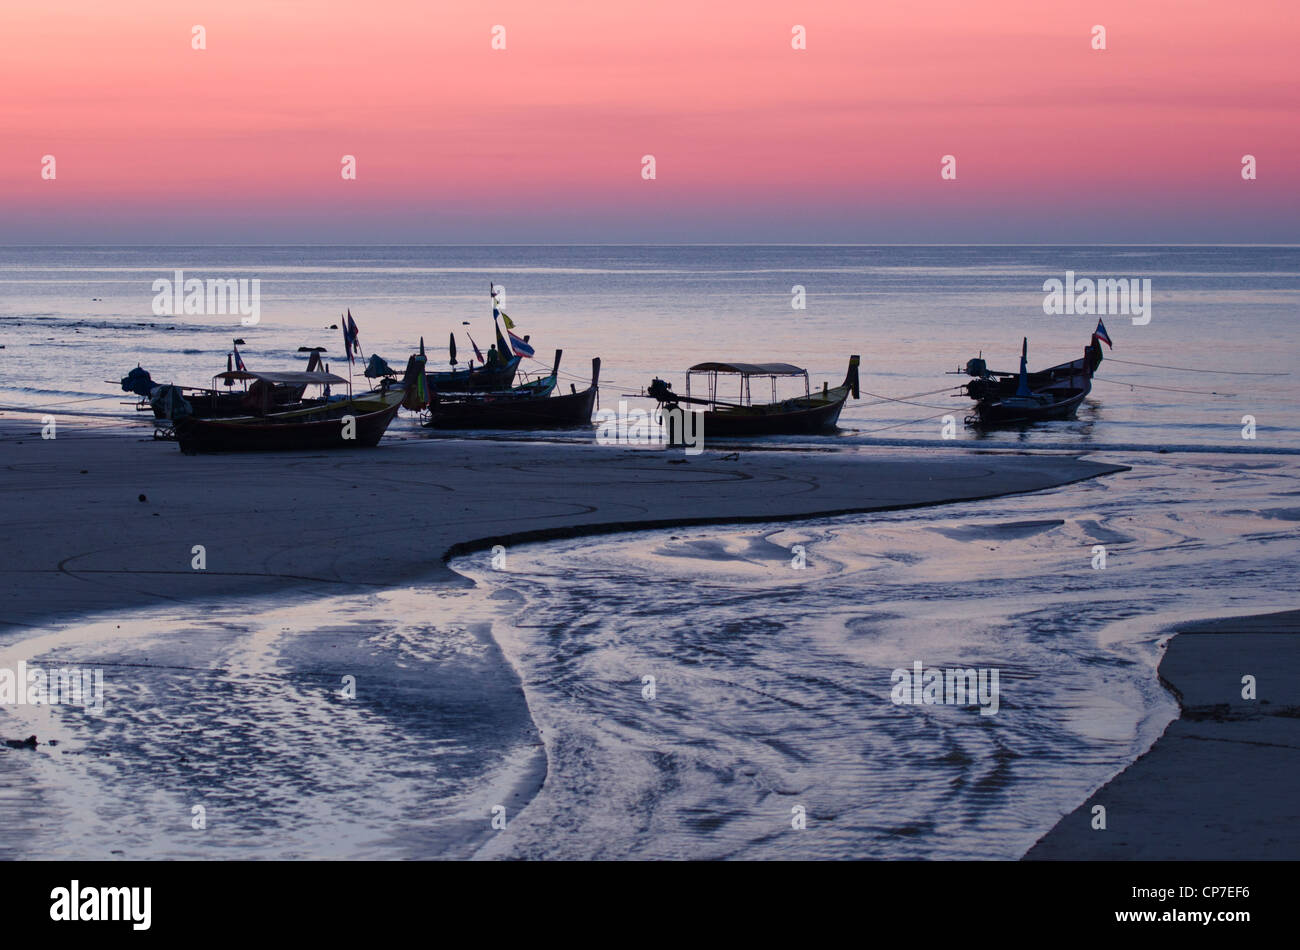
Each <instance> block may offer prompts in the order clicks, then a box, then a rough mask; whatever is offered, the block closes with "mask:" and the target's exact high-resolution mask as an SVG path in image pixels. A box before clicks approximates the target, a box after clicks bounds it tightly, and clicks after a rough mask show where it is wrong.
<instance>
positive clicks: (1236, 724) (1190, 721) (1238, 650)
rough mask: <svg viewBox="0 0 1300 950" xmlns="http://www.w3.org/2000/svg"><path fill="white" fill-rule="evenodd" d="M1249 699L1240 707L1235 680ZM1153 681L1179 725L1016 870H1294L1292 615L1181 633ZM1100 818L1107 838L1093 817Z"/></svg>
mask: <svg viewBox="0 0 1300 950" xmlns="http://www.w3.org/2000/svg"><path fill="white" fill-rule="evenodd" d="M1248 675H1249V676H1253V677H1254V678H1255V684H1256V692H1255V698H1254V699H1247V698H1243V695H1242V694H1243V690H1244V686H1243V683H1242V679H1243V677H1245V676H1248ZM1160 678H1161V681H1162V682H1163V683H1164V684H1165V685H1166V686H1167V687H1168V688H1169V689H1170V690H1171V691H1172V692H1173V693H1174V695H1175V696H1176V697H1177V698H1178V703H1179V707H1180V709H1181V714H1180V716H1179V717H1178V718H1177V719H1175V720H1174V721H1173V722H1171V723H1170V724H1169V726H1168V728H1167V729H1166V730H1165V732H1164V734H1163V735H1162V736H1161V737H1160V738H1159V739H1158V740H1157V741H1156V743H1155V744H1154V745H1153V746H1152V747H1151V749H1150V750H1149V751H1148V752H1147V753H1146V754H1145V755H1143V756H1142V757H1141V758H1139V759H1138V760H1137V761H1136V762H1134V763H1133V764H1132V765H1130V766H1129V767H1128V768H1126V769H1125V770H1124V771H1123V772H1121V773H1119V775H1117V776H1115V777H1114V778H1113V779H1111V780H1110V781H1109V782H1107V783H1106V784H1105V785H1104V786H1102V787H1101V788H1100V789H1098V790H1097V791H1096V792H1094V793H1093V794H1092V795H1091V796H1090V797H1089V798H1088V800H1087V801H1086V802H1084V803H1083V804H1082V805H1080V806H1079V807H1078V808H1077V809H1075V810H1074V811H1073V812H1071V813H1070V814H1068V815H1066V816H1065V817H1064V818H1062V819H1061V821H1060V823H1059V824H1058V825H1057V826H1056V827H1055V828H1053V829H1052V830H1051V831H1050V832H1049V833H1048V834H1047V835H1045V836H1044V837H1043V838H1041V839H1040V840H1039V841H1038V843H1037V844H1035V845H1034V847H1033V848H1031V849H1030V850H1029V852H1028V853H1027V854H1026V855H1025V860H1031V861H1033V860H1038V861H1044V860H1047V861H1050V860H1089V861H1117V860H1118V861H1124V860H1135V861H1209V860H1294V859H1295V857H1296V855H1297V854H1300V795H1298V794H1297V792H1298V791H1300V789H1297V786H1296V776H1297V775H1300V610H1294V611H1286V612H1283V613H1275V614H1265V615H1260V616H1250V617H1233V618H1227V619H1221V620H1211V621H1204V622H1201V623H1194V624H1186V625H1183V626H1181V627H1180V628H1179V630H1178V632H1177V634H1176V635H1175V636H1174V638H1173V639H1172V640H1170V641H1169V644H1168V649H1167V651H1166V653H1165V657H1164V659H1163V660H1162V661H1161V663H1160ZM1098 805H1100V806H1103V807H1104V808H1105V819H1106V827H1105V829H1095V828H1094V827H1093V823H1094V817H1093V809H1094V807H1095V806H1098Z"/></svg>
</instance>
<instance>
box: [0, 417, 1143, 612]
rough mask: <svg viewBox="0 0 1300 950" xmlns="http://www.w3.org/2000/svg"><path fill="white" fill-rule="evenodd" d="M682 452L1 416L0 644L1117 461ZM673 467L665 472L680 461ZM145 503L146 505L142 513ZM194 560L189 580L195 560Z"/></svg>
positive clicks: (1010, 485)
mask: <svg viewBox="0 0 1300 950" xmlns="http://www.w3.org/2000/svg"><path fill="white" fill-rule="evenodd" d="M683 458H684V456H683V455H682V454H681V453H680V452H672V453H669V452H665V451H658V450H636V449H627V448H621V447H606V446H598V445H579V444H547V443H536V442H534V443H525V442H496V441H478V440H465V441H456V440H445V439H421V438H419V437H412V438H410V439H405V440H403V439H396V440H392V441H390V440H388V439H386V440H385V441H384V442H383V443H381V444H380V445H379V447H377V448H375V449H358V450H355V451H344V452H331V453H296V454H295V453H265V454H243V455H240V454H232V455H214V456H185V455H182V454H181V452H180V451H179V449H178V448H177V447H176V445H175V444H174V443H166V442H155V441H153V440H152V439H151V438H149V437H146V436H141V435H138V434H132V435H124V434H121V433H113V432H106V431H104V430H96V429H82V428H79V427H78V426H77V424H76V423H74V422H70V423H66V424H62V425H60V427H59V429H58V437H57V438H56V439H52V440H42V439H41V438H40V435H39V423H37V422H35V421H24V420H13V419H9V420H0V497H3V499H4V507H5V511H6V518H5V521H6V524H7V527H8V531H9V537H8V538H7V544H6V550H5V556H4V558H3V562H2V564H0V573H3V575H4V581H5V583H4V592H3V597H2V598H0V636H3V635H4V634H5V632H6V631H8V632H9V633H10V635H12V633H13V631H14V630H15V628H18V629H21V628H23V627H27V626H33V625H39V624H45V623H48V622H50V621H68V620H76V619H79V618H82V617H85V616H87V615H90V614H95V613H102V612H106V611H113V610H122V609H126V608H132V607H140V606H150V605H156V604H161V603H166V602H168V601H182V602H185V601H198V602H203V601H209V602H210V601H213V600H214V599H216V600H220V599H223V598H231V597H238V596H245V595H254V594H269V593H277V592H283V591H304V592H309V593H316V594H341V593H346V592H348V591H349V590H356V591H360V590H374V589H377V588H382V587H388V586H391V585H394V584H399V583H402V582H404V581H409V580H413V579H417V578H418V579H421V580H424V581H429V580H432V581H434V582H446V583H467V582H466V581H465V580H464V579H463V578H461V577H460V576H459V575H457V574H454V573H453V572H452V571H451V570H450V569H448V568H447V567H446V564H445V560H446V559H447V558H448V557H450V556H453V555H459V554H465V553H467V552H470V551H474V550H483V551H484V552H485V554H484V556H485V557H490V554H489V553H488V551H489V550H490V549H491V548H492V547H493V546H494V545H497V544H501V545H505V546H507V547H509V546H510V545H512V544H520V543H525V542H529V541H539V540H546V539H551V538H558V537H573V536H576V535H582V534H596V533H603V532H611V531H625V530H629V529H632V528H643V527H670V526H676V525H688V524H710V523H719V524H722V523H736V522H746V521H773V520H779V519H784V518H802V517H809V516H815V515H829V514H848V513H851V512H859V511H873V510H883V509H890V508H900V507H909V506H920V505H934V504H942V503H945V502H951V501H958V500H970V499H978V498H990V497H995V496H999V495H1007V494H1013V493H1019V492H1028V491H1035V490H1040V489H1044V488H1050V487H1053V486H1057V485H1063V484H1067V483H1070V482H1074V481H1079V480H1081V479H1087V478H1093V477H1095V476H1098V475H1103V474H1106V473H1108V472H1115V471H1121V470H1122V468H1121V467H1119V466H1114V465H1106V464H1102V463H1098V462H1091V461H1085V460H1082V459H1079V458H1077V457H1073V456H1067V455H1022V454H1017V453H1005V454H974V453H970V452H964V453H958V452H943V453H941V452H938V451H936V452H926V453H923V454H922V453H916V452H910V453H909V452H899V451H893V452H889V451H885V450H867V451H853V452H817V451H742V452H740V455H739V458H738V459H737V460H734V461H728V460H726V459H725V456H724V454H723V453H720V452H705V453H704V454H702V455H698V456H693V457H687V460H686V461H684V462H683V461H682V459H683ZM675 463H676V464H675ZM142 498H143V500H142ZM196 545H201V546H202V547H203V549H204V556H205V558H206V567H205V569H203V570H196V569H194V567H193V566H192V565H193V561H194V558H195V556H196V555H195V554H194V547H195V546H196Z"/></svg>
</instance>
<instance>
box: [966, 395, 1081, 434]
mask: <svg viewBox="0 0 1300 950" xmlns="http://www.w3.org/2000/svg"><path fill="white" fill-rule="evenodd" d="M1091 391H1092V387H1091V386H1089V387H1088V389H1085V390H1084V391H1082V392H1078V393H1076V394H1075V395H1073V396H1070V397H1067V398H1065V399H1062V400H1060V401H1059V402H1053V403H1050V404H1049V405H1046V406H1043V407H1041V408H1026V407H1024V406H1014V405H1007V404H1005V403H1003V402H988V403H978V404H977V405H976V406H975V415H976V421H977V422H978V424H979V425H981V426H983V427H985V428H989V427H992V426H1001V425H1006V426H1016V425H1029V424H1031V423H1035V422H1052V421H1059V420H1062V419H1073V418H1074V417H1075V414H1076V413H1078V411H1079V407H1080V406H1081V405H1083V400H1084V398H1085V397H1086V396H1087V395H1088V393H1089V392H1091Z"/></svg>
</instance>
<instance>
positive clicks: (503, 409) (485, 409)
mask: <svg viewBox="0 0 1300 950" xmlns="http://www.w3.org/2000/svg"><path fill="white" fill-rule="evenodd" d="M591 364H592V368H591V386H589V387H588V388H587V389H585V390H583V391H582V392H580V393H569V394H567V395H562V396H552V395H550V392H551V390H550V389H547V390H546V394H545V395H539V396H535V397H524V398H519V397H513V396H508V395H505V394H503V398H501V399H497V400H493V399H491V398H490V397H489V398H484V399H464V400H447V401H442V402H439V401H434V402H433V403H431V404H430V406H429V414H430V417H429V421H428V422H427V423H425V427H426V428H430V429H573V428H577V427H579V426H585V425H590V424H591V410H592V408H593V407H594V406H595V404H596V394H597V392H598V390H599V381H600V360H599V359H594V360H592V361H591Z"/></svg>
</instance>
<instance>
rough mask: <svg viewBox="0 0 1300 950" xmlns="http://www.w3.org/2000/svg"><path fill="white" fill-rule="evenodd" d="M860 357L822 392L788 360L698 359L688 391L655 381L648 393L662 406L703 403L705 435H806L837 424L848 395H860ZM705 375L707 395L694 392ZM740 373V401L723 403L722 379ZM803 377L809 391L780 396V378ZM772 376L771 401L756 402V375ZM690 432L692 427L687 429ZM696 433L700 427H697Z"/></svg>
mask: <svg viewBox="0 0 1300 950" xmlns="http://www.w3.org/2000/svg"><path fill="white" fill-rule="evenodd" d="M859 363H861V359H860V357H858V356H856V355H854V356H850V357H849V369H848V372H847V373H846V374H845V376H844V382H843V383H841V384H840V385H839V386H835V387H833V388H832V387H830V386H829V385H828V384H826V383H823V384H822V388H821V391H820V392H817V391H813V390H810V389H809V384H808V371H807V370H806V369H802V368H801V367H798V366H792V365H790V364H789V363H717V362H710V363H697V364H696V365H695V366H692V367H691V368H690V369H689V370H687V373H686V393H685V395H680V394H678V393H675V392H673V388H672V386H671V385H670V384H669V383H666V382H664V381H663V380H662V379H655V380H654V382H652V383H651V384H650V388H649V389H648V390H646V392H647V393H648V394H649V395H650V396H653V397H654V398H655V400H657V401H658V403H659V407H660V409H661V410H662V409H676V408H678V407H679V406H680V405H683V404H685V405H692V406H704V407H706V408H705V409H704V411H703V416H704V418H703V420H697V422H699V421H702V422H703V424H704V428H703V430H702V431H703V432H704V437H705V438H709V437H711V436H719V435H722V436H758V435H803V434H806V433H813V432H824V431H826V430H828V429H833V428H835V425H836V423H837V422H838V421H839V418H840V411H841V410H842V409H843V408H844V403H845V402H846V401H847V400H848V398H849V395H850V394H852V396H853V398H854V399H856V398H858V365H859ZM698 375H702V376H704V377H705V378H706V379H707V381H708V396H707V397H696V396H692V395H691V378H692V377H693V376H698ZM719 376H738V377H739V383H740V385H739V387H738V394H737V395H738V399H737V401H736V402H724V401H722V400H721V399H719V398H718V377H719ZM796 376H802V377H803V383H804V394H803V395H802V396H796V397H794V398H793V399H782V400H777V398H776V396H777V392H776V390H777V385H776V381H777V380H778V379H780V378H782V377H796ZM756 378H760V379H768V380H769V381H770V382H771V386H772V401H771V402H770V403H755V402H754V401H753V395H752V382H753V380H754V379H756ZM688 431H691V430H689V429H688ZM693 431H697V432H698V431H701V430H699V429H698V428H697V429H695V430H693Z"/></svg>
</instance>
